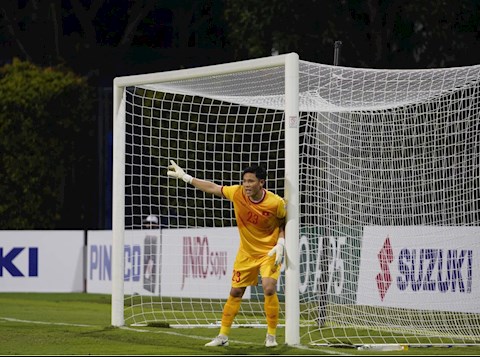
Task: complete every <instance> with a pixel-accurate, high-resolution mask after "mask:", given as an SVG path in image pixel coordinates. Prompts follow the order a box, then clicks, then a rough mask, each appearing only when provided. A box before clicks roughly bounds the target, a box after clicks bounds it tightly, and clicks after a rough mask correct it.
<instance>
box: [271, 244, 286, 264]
mask: <svg viewBox="0 0 480 357" xmlns="http://www.w3.org/2000/svg"><path fill="white" fill-rule="evenodd" d="M284 249H285V238H278V241H277V245H276V246H275V247H273V248H272V249H271V250H270V251H269V252H268V256H269V257H271V256H272V255H274V254H276V255H277V256H276V257H275V265H278V264H280V263H281V262H282V258H283V252H284Z"/></svg>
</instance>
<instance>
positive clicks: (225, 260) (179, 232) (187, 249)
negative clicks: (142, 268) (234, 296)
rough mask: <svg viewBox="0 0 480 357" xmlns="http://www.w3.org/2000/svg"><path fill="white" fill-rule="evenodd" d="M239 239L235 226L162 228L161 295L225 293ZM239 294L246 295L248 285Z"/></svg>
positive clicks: (212, 294) (246, 297) (222, 296)
mask: <svg viewBox="0 0 480 357" xmlns="http://www.w3.org/2000/svg"><path fill="white" fill-rule="evenodd" d="M239 242H240V240H239V233H238V229H237V228H236V227H230V228H196V229H165V230H163V231H162V247H161V249H162V262H161V279H160V280H161V285H160V289H161V295H162V296H176V297H196V298H219V299H220V298H225V297H226V296H228V293H229V291H230V285H231V279H232V272H233V262H234V261H235V256H236V253H237V250H238V246H239ZM243 297H244V298H245V299H249V298H250V288H247V290H246V291H245V294H244V296H243Z"/></svg>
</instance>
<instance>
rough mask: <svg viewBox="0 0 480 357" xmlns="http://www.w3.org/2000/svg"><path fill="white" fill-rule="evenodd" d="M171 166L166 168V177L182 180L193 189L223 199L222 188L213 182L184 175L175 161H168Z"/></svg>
mask: <svg viewBox="0 0 480 357" xmlns="http://www.w3.org/2000/svg"><path fill="white" fill-rule="evenodd" d="M170 163H171V165H170V166H168V171H167V175H168V176H170V177H174V178H177V179H182V180H183V181H185V182H186V183H189V184H191V185H193V186H194V187H196V188H198V189H199V190H202V191H203V192H205V193H211V194H213V195H215V196H219V197H223V194H222V186H220V185H217V184H216V183H214V182H211V181H206V180H201V179H197V178H194V177H192V176H191V175H189V174H187V173H185V171H183V169H182V168H181V167H180V166H178V165H177V164H176V163H175V161H173V160H170Z"/></svg>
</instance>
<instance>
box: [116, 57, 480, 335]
mask: <svg viewBox="0 0 480 357" xmlns="http://www.w3.org/2000/svg"><path fill="white" fill-rule="evenodd" d="M299 75H300V76H299V108H300V121H299V123H300V130H299V131H300V139H299V142H300V148H299V150H300V158H299V160H300V167H299V178H300V185H299V194H300V236H301V238H300V252H301V256H300V292H299V293H300V325H301V337H302V341H303V342H308V343H312V344H338V343H340V344H343V343H347V344H359V343H409V344H415V343H418V344H425V343H438V344H454V343H479V341H480V329H479V326H480V315H479V314H480V303H479V301H480V300H479V299H478V294H475V291H476V290H475V288H476V286H475V284H474V283H476V284H477V285H478V278H475V276H473V277H472V276H468V274H469V273H468V272H469V271H470V272H471V271H475V269H476V270H478V268H479V257H478V254H479V249H480V241H479V240H478V238H475V239H471V237H472V236H473V237H478V233H480V230H478V226H479V218H480V217H479V214H480V213H479V208H480V207H479V206H480V203H479V198H480V197H479V196H480V182H479V177H480V153H479V150H480V149H479V144H480V143H479V138H480V127H479V126H480V121H479V78H480V76H479V75H480V66H472V67H461V68H451V69H434V70H408V71H407V70H371V69H355V68H346V67H337V66H328V65H320V64H315V63H311V62H306V61H300V73H299ZM284 86H285V74H284V68H283V67H272V68H266V69H258V70H252V71H245V72H241V73H232V74H226V75H216V76H208V75H206V76H204V77H200V78H192V79H187V80H182V81H176V82H166V83H157V84H148V85H141V86H135V87H128V88H126V90H125V95H124V99H125V103H126V106H125V108H126V139H127V140H126V177H125V185H126V186H125V187H126V200H125V202H126V207H125V227H126V242H127V244H128V242H129V239H133V238H131V237H133V236H135V235H136V234H137V233H136V232H137V230H138V228H139V227H141V225H142V219H143V217H145V216H146V215H148V214H157V215H158V216H159V217H160V223H161V225H162V228H163V229H162V230H161V231H160V232H157V233H156V234H157V236H158V239H159V240H160V243H161V244H158V242H157V243H156V244H154V245H153V244H152V245H151V249H150V250H151V251H152V252H155V253H156V254H157V256H158V257H159V258H158V260H159V261H157V262H156V263H158V265H157V270H156V273H157V274H158V276H162V279H164V277H165V276H168V274H169V273H170V271H169V269H170V268H169V267H168V266H166V265H165V264H163V263H162V261H163V262H164V261H165V259H166V257H164V256H162V251H161V248H159V245H160V246H161V245H162V244H163V245H165V244H167V243H166V242H165V237H162V235H163V233H161V232H163V231H164V230H165V229H184V228H185V229H187V228H197V227H210V228H211V227H217V228H218V227H223V228H229V227H235V226H236V222H235V217H234V214H233V209H232V206H231V203H230V202H229V201H228V200H222V199H219V198H215V197H213V196H210V195H206V194H204V193H203V192H201V191H199V190H195V189H194V188H193V187H192V186H190V185H185V184H183V182H177V181H176V180H172V179H168V177H167V176H166V170H167V166H168V165H169V160H171V159H173V160H175V161H176V162H177V164H179V165H180V166H181V167H182V168H184V169H185V171H186V172H187V173H189V174H190V175H192V176H194V177H198V178H202V179H206V180H211V181H214V182H216V183H218V184H222V185H232V184H239V183H241V177H240V176H241V172H242V170H243V168H245V167H246V166H249V165H251V164H258V163H260V164H262V165H264V166H265V167H266V169H267V171H268V179H267V188H268V189H269V190H272V191H273V192H275V193H277V194H279V195H280V196H283V195H284V176H285V145H284V141H285V137H284V131H285V127H284V125H285V124H284V121H285V118H284V112H283V110H284V105H285V97H284ZM371 226H374V227H387V228H386V229H387V230H388V229H389V228H388V227H414V229H413V230H411V231H409V238H408V239H410V240H407V238H405V240H404V242H406V243H405V244H407V243H408V244H410V245H411V246H412V247H414V248H415V249H416V250H415V252H417V250H418V255H417V256H415V257H414V258H411V261H412V262H415V263H416V264H417V270H416V274H417V275H418V274H419V270H418V264H420V261H421V259H424V261H425V274H427V272H428V269H427V265H428V264H430V263H431V262H432V261H434V257H433V255H435V254H437V255H435V262H436V263H435V264H436V265H434V266H433V265H432V266H433V267H434V268H432V269H433V270H432V269H431V270H430V273H432V272H433V273H432V274H434V275H435V274H436V275H435V277H436V278H435V279H437V280H435V282H436V283H437V284H438V285H437V286H440V277H441V275H442V273H443V272H444V270H445V269H446V268H445V267H446V266H447V264H451V265H452V264H457V266H456V270H455V269H454V268H452V269H453V270H452V271H454V273H455V274H457V275H456V278H455V279H456V280H455V279H454V278H452V277H450V278H449V280H448V284H447V285H446V286H447V287H448V289H447V290H448V291H446V292H445V293H444V294H443V295H444V296H447V297H444V298H443V299H442V300H441V301H440V302H438V304H437V302H436V300H435V299H434V300H432V302H431V305H430V306H428V307H426V306H423V305H419V304H418V299H419V297H420V296H421V297H422V298H423V297H425V296H428V295H420V293H417V292H416V291H413V289H414V288H413V284H412V285H411V286H410V288H409V289H410V290H412V291H406V292H405V293H404V296H408V299H407V300H408V301H403V302H402V303H401V307H399V306H400V305H399V304H400V303H399V302H395V301H394V302H391V303H390V305H388V304H387V305H384V306H382V305H381V304H372V303H369V302H368V301H370V300H371V299H370V295H369V294H370V293H371V294H373V295H378V294H379V293H380V294H383V295H384V296H383V297H382V299H384V298H385V296H386V297H388V298H390V297H391V296H392V294H391V290H389V289H388V287H387V285H388V284H387V285H385V284H386V283H387V280H388V279H387V278H388V276H387V275H385V272H386V271H388V268H389V266H390V264H391V262H392V259H393V258H392V257H393V255H396V256H397V255H398V253H399V252H398V250H397V248H395V247H394V248H392V247H390V248H389V246H388V245H385V244H386V243H384V241H385V242H386V241H387V240H385V238H386V237H385V235H383V231H382V232H381V233H378V237H376V238H379V239H381V242H382V243H383V244H384V245H383V247H380V248H382V249H377V248H376V247H375V246H374V245H372V244H371V243H370V242H371V240H366V238H365V227H371ZM432 227H453V228H451V229H450V228H447V229H443V230H442V232H444V233H438V232H435V231H434V232H433V233H432V230H431V228H432ZM458 227H463V228H465V229H464V230H461V231H458V230H456V228H458ZM392 229H393V228H392ZM395 229H396V228H395ZM394 232H397V231H395V230H394ZM445 232H446V233H445ZM142 234H143V233H142ZM232 234H233V233H232ZM372 234H373V236H374V237H375V233H372ZM438 234H443V235H444V237H443V236H442V237H443V238H442V239H444V241H445V247H447V248H448V250H445V251H442V253H441V254H451V255H452V256H450V258H449V259H450V260H448V259H447V257H446V256H445V257H443V256H442V257H440V256H439V255H438V254H440V253H439V252H440V250H439V249H437V248H435V247H434V246H433V247H434V248H431V251H429V253H426V250H425V249H424V250H423V253H422V254H424V255H423V256H422V257H423V258H419V256H420V250H421V249H423V248H428V247H426V246H425V243H424V242H428V239H431V241H435V239H436V237H437V236H438ZM459 235H460V236H461V237H460V238H461V239H460V238H459ZM234 238H235V237H234ZM287 239H288V237H287ZM412 239H413V241H418V242H422V243H421V244H420V245H418V246H416V245H415V244H413V243H411V242H412ZM391 240H392V242H393V240H394V239H393V238H392V239H391ZM195 242H196V241H195V239H193V240H190V241H189V240H188V239H186V238H185V237H184V238H183V240H179V241H178V242H177V243H175V244H178V245H183V247H184V248H183V250H182V252H181V256H180V255H179V256H178V257H177V259H178V260H183V265H180V266H179V267H171V269H177V268H178V269H185V256H187V259H190V258H191V256H192V251H194V250H195V249H199V248H198V245H197V246H196V245H195ZM388 242H389V244H390V240H388ZM465 242H468V244H465ZM169 244H173V243H171V242H170V243H169ZM422 244H423V245H422ZM463 244H465V246H463ZM427 245H428V244H427ZM185 247H187V248H185ZM189 247H190V248H189ZM417 248H418V249H417ZM185 249H187V253H188V254H186V255H185V252H186V251H185ZM188 249H190V251H188ZM435 249H437V250H435ZM411 251H412V250H411ZM411 251H410V252H411ZM432 251H435V252H434V253H432ZM189 252H190V253H189ZM405 254H406V253H405ZM425 254H430V255H425ZM453 254H455V257H453ZM462 254H463V255H462ZM469 254H470V255H469ZM189 257H190V258H189ZM454 258H455V259H454ZM162 259H163V260H162ZM405 259H406V258H405ZM448 261H450V263H448ZM439 262H442V263H441V264H444V265H439V264H440V263H439ZM452 262H453V263H452ZM145 264H147V262H145ZM382 264H383V265H382ZM412 264H413V263H412ZM422 264H423V263H422ZM460 265H461V266H460ZM413 266H414V265H412V267H413ZM452 266H453V265H452ZM361 268H362V269H363V270H362V269H361ZM384 268H385V269H384ZM189 269H190V268H189ZM192 269H193V268H192ZM199 269H200V268H199ZM412 269H413V268H412ZM469 269H470V270H469ZM160 270H161V271H160ZM449 271H450V270H449ZM362 272H363V273H362ZM189 273H190V274H194V273H195V272H194V271H193V270H191V271H189ZM380 273H382V274H384V275H382V276H380V278H378V279H380V280H377V283H378V284H379V285H377V286H375V291H372V292H368V291H367V292H365V289H363V288H361V287H360V286H359V279H360V278H361V276H362V274H367V275H368V274H370V275H373V276H375V275H377V274H380ZM198 274H200V273H198ZM225 274H226V275H229V274H230V272H226V273H225ZM225 274H224V275H225ZM412 274H413V273H412ZM452 274H453V273H452ZM418 276H419V275H418ZM418 276H416V279H417V280H418V279H420V278H419V277H418ZM460 278H462V279H460ZM382 279H383V280H382ZM385 279H387V280H385ZM158 280H159V278H158V279H157V280H155V281H156V283H158ZM433 280H434V279H432V281H433ZM390 283H395V281H393V282H390ZM207 284H208V282H205V284H204V286H203V288H205V289H206V290H207V291H208V289H215V288H214V287H213V286H212V287H211V288H209V287H208V285H207ZM382 284H384V285H382ZM462 284H463V285H462ZM468 284H471V285H470V290H469V289H468ZM472 284H473V286H472ZM382 286H383V287H384V288H383V290H382V288H381V287H382ZM388 286H390V285H388ZM128 289H129V288H128V284H127V285H126V290H125V293H126V294H127V295H126V310H125V316H126V322H127V323H131V324H135V323H147V322H154V321H156V322H162V323H163V322H164V323H168V324H178V325H187V326H196V325H210V326H211V325H218V322H219V321H218V320H219V319H220V317H221V312H222V307H223V303H224V302H225V300H224V298H219V297H217V296H216V295H215V294H212V295H214V296H215V297H208V296H207V297H202V298H197V297H181V296H180V297H179V296H168V294H165V292H162V291H159V289H158V288H157V289H156V290H155V289H152V294H150V295H144V294H139V293H138V292H134V291H132V290H128ZM283 289H284V277H283V274H282V277H281V279H280V282H279V291H278V293H279V297H280V300H281V304H282V305H281V315H280V322H281V324H282V323H284V318H285V316H284V306H283V301H284V295H283V293H284V292H283ZM420 290H421V289H420ZM437 290H438V289H437ZM221 293H222V294H223V295H225V297H226V295H227V294H228V286H227V287H226V289H225V291H222V292H221ZM424 293H425V292H424ZM359 294H360V295H362V296H361V297H360V296H359ZM372 298H373V297H372ZM369 299H370V300H369ZM449 299H451V302H449V301H450V300H449ZM382 301H383V300H382ZM445 301H447V303H446V302H445ZM359 302H362V303H359ZM396 304H397V305H396ZM435 304H437V305H435ZM449 304H450V305H449ZM263 316H264V315H263V296H262V292H261V288H260V289H259V288H258V287H253V288H252V290H251V294H250V296H249V298H248V299H245V301H244V302H242V307H241V310H240V313H239V315H238V316H237V318H236V320H235V323H236V324H238V325H249V326H252V325H263V324H264V321H265V319H264V317H263Z"/></svg>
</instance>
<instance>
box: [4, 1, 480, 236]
mask: <svg viewBox="0 0 480 357" xmlns="http://www.w3.org/2000/svg"><path fill="white" fill-rule="evenodd" d="M479 26H480V0H458V1H449V0H438V1H432V0H416V1H402V0H364V1H359V0H318V1H315V0H305V1H297V0H269V1H258V0H224V1H221V0H199V1H187V0H138V1H128V0H118V1H109V0H42V1H40V0H18V1H15V0H9V1H3V2H2V4H0V66H2V69H1V72H0V75H1V77H0V108H2V110H1V111H0V170H1V176H0V177H1V178H0V195H1V196H0V197H2V202H1V203H0V229H42V228H43V229H50V228H51V229H59V228H65V229H94V228H97V229H103V228H109V224H110V223H109V217H110V215H111V211H110V206H111V202H110V197H109V195H110V192H109V190H108V187H109V184H110V176H109V175H110V171H111V162H110V159H111V153H110V151H111V120H112V113H111V107H112V105H111V100H112V99H111V87H112V82H113V79H114V78H115V77H116V76H125V75H129V74H140V73H148V72H160V71H166V70H174V69H181V68H190V67H198V66H203V65H208V64H218V63H225V62H230V61H236V60H243V59H249V58H256V57H264V56H269V55H271V54H275V53H288V52H297V53H298V54H299V56H300V58H301V59H303V60H307V61H312V62H318V63H327V64H332V63H333V59H334V43H335V41H341V42H342V47H341V52H340V53H341V55H340V61H339V64H340V65H344V66H350V67H363V68H434V67H455V66H465V65H472V64H478V63H480V51H477V50H476V48H477V45H478V43H479V36H480V31H479V30H480V28H479ZM15 59H18V60H15Z"/></svg>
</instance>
